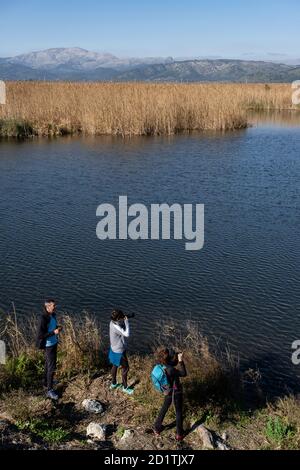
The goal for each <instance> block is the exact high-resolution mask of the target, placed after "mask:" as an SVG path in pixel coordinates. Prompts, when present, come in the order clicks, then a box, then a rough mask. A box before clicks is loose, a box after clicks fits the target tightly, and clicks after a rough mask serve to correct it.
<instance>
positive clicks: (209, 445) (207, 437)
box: [196, 424, 215, 449]
mask: <svg viewBox="0 0 300 470" xmlns="http://www.w3.org/2000/svg"><path fill="white" fill-rule="evenodd" d="M196 431H197V433H198V434H199V436H200V438H201V440H202V444H203V447H204V448H205V449H214V448H215V444H214V439H213V436H212V433H211V432H210V431H209V430H208V429H207V428H206V427H205V426H203V424H200V426H198V427H197V428H196Z"/></svg>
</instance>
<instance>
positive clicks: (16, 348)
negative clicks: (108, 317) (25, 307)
mask: <svg viewBox="0 0 300 470" xmlns="http://www.w3.org/2000/svg"><path fill="white" fill-rule="evenodd" d="M59 320H60V325H61V326H62V327H63V331H62V333H61V335H60V347H59V354H58V372H59V374H60V375H61V376H63V377H66V376H71V375H73V374H78V373H82V372H87V371H88V372H90V371H93V370H95V369H97V368H98V367H99V366H100V365H102V363H103V356H102V355H101V353H100V348H101V346H102V339H101V329H100V325H99V322H98V321H97V319H96V317H94V316H92V315H89V314H88V313H83V314H81V315H74V316H71V315H68V314H63V315H62V316H60V318H59ZM38 321H39V318H38V317H37V316H35V315H32V316H30V315H17V314H16V312H15V311H13V312H12V313H9V314H4V313H0V339H2V340H4V341H5V344H6V349H7V355H8V360H7V363H6V365H5V367H4V368H2V369H1V373H2V376H1V379H2V380H1V381H2V384H1V385H2V389H6V388H7V387H16V388H18V387H19V386H21V387H22V386H25V387H28V386H32V385H35V383H37V382H38V381H39V380H40V379H41V377H42V376H43V370H44V358H43V353H42V352H41V351H39V350H38V349H37V348H36V346H35V339H36V334H37V325H38ZM0 389H1V387H0Z"/></svg>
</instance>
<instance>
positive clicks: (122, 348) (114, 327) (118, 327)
mask: <svg viewBox="0 0 300 470" xmlns="http://www.w3.org/2000/svg"><path fill="white" fill-rule="evenodd" d="M129 336H130V327H129V320H128V318H127V316H126V315H124V313H123V312H122V310H113V312H112V314H111V321H110V324H109V338H110V349H109V355H108V358H109V362H110V363H111V365H112V369H111V375H112V383H111V386H110V388H111V390H115V389H117V388H120V389H121V390H122V391H123V392H124V393H126V394H127V395H132V394H133V389H132V388H130V387H128V383H127V376H128V371H129V364H128V358H127V354H126V348H127V338H129ZM119 367H121V368H122V384H119V383H117V372H118V368H119Z"/></svg>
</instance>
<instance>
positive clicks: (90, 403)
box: [82, 399, 104, 414]
mask: <svg viewBox="0 0 300 470" xmlns="http://www.w3.org/2000/svg"><path fill="white" fill-rule="evenodd" d="M82 406H83V408H84V409H85V410H86V411H89V412H90V413H97V414H101V413H103V411H104V408H103V405H102V403H100V401H97V400H90V399H86V400H83V402H82Z"/></svg>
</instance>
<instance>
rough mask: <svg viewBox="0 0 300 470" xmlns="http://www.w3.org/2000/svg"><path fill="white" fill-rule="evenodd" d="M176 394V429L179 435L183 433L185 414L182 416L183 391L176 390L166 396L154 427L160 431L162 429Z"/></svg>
mask: <svg viewBox="0 0 300 470" xmlns="http://www.w3.org/2000/svg"><path fill="white" fill-rule="evenodd" d="M173 396H174V405H175V410H176V430H177V434H178V435H179V436H182V434H183V416H182V408H183V396H182V392H174V393H172V394H171V395H168V396H166V397H165V400H164V402H163V405H162V407H161V410H160V412H159V415H158V418H157V420H156V421H155V424H154V427H155V429H156V430H157V431H158V432H160V431H161V430H162V424H163V420H164V417H165V416H166V414H167V411H168V409H169V408H170V406H171V405H172V401H173Z"/></svg>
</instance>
